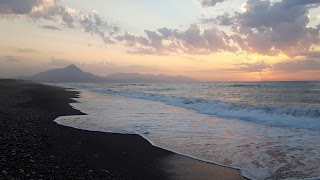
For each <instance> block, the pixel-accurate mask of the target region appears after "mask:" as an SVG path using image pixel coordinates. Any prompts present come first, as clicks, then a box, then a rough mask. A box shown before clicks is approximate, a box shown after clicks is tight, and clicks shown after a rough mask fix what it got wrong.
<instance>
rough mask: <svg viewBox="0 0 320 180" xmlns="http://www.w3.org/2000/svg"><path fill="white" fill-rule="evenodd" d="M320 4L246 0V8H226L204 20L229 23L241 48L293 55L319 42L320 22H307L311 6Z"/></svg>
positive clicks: (307, 0) (313, 1) (297, 0)
mask: <svg viewBox="0 0 320 180" xmlns="http://www.w3.org/2000/svg"><path fill="white" fill-rule="evenodd" d="M319 6H320V1H319V0H303V1H301V0H279V1H275V2H271V1H270V0H247V1H246V2H245V3H244V4H243V5H242V9H243V12H233V13H229V12H225V13H224V14H222V15H218V16H216V17H213V18H208V19H202V20H201V22H202V23H204V24H210V25H212V24H213V25H220V26H226V27H229V28H230V29H231V31H232V33H231V35H230V37H231V39H232V40H233V41H234V42H235V44H236V45H237V46H238V47H239V50H241V51H245V52H249V53H257V54H262V55H277V54H280V53H282V54H286V55H289V56H293V55H298V54H300V53H304V52H308V51H312V50H311V48H312V47H313V46H314V45H317V44H319V43H320V33H319V31H320V24H318V26H315V27H309V26H308V24H309V22H310V19H309V16H308V13H309V10H310V9H311V8H316V7H319Z"/></svg>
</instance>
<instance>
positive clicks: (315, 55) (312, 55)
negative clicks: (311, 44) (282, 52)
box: [297, 51, 320, 59]
mask: <svg viewBox="0 0 320 180" xmlns="http://www.w3.org/2000/svg"><path fill="white" fill-rule="evenodd" d="M297 55H299V56H304V57H306V58H308V59H320V51H308V52H302V53H299V54H297Z"/></svg>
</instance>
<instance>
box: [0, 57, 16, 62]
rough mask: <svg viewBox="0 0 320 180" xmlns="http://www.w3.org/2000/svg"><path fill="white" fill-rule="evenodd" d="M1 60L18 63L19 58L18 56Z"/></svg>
mask: <svg viewBox="0 0 320 180" xmlns="http://www.w3.org/2000/svg"><path fill="white" fill-rule="evenodd" d="M0 59H1V60H3V61H6V62H19V61H21V58H20V57H19V56H2V57H0Z"/></svg>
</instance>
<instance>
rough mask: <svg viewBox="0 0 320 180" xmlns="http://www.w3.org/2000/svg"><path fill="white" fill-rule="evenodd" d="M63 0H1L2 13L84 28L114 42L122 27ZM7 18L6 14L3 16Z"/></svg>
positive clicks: (109, 41) (72, 27)
mask: <svg viewBox="0 0 320 180" xmlns="http://www.w3.org/2000/svg"><path fill="white" fill-rule="evenodd" d="M60 1H61V0H0V15H1V14H13V15H17V17H20V16H21V15H23V16H25V17H27V18H29V19H30V20H32V21H35V22H40V23H41V21H42V20H47V21H51V22H53V23H56V24H57V25H59V26H62V27H64V28H69V29H83V30H84V31H85V32H87V33H90V34H91V35H98V36H99V37H101V38H102V40H103V41H104V42H105V43H106V44H114V43H115V41H114V38H113V35H114V34H116V33H118V32H119V30H120V28H119V27H118V26H117V25H114V24H110V23H108V22H106V21H105V20H104V19H103V18H102V17H101V16H99V15H98V14H97V13H95V12H92V13H84V12H80V11H77V10H76V9H72V8H69V7H65V6H64V5H62V4H61V2H60ZM19 15H20V16H19ZM2 17H3V18H5V17H6V16H2ZM41 28H44V29H51V30H59V29H60V28H57V27H56V26H47V25H44V26H41Z"/></svg>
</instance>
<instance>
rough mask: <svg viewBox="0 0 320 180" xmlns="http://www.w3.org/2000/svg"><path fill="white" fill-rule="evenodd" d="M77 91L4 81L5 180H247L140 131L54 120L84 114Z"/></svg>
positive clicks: (1, 157) (0, 161) (0, 163)
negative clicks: (100, 128) (153, 142)
mask: <svg viewBox="0 0 320 180" xmlns="http://www.w3.org/2000/svg"><path fill="white" fill-rule="evenodd" d="M77 95H78V93H77V92H74V91H72V92H71V91H66V90H65V89H63V88H59V87H52V86H48V85H42V84H35V83H31V82H26V81H15V80H0V178H1V179H12V178H15V179H233V180H236V179H244V178H243V177H242V176H241V174H240V172H239V171H238V170H235V169H231V168H226V167H222V166H218V165H214V164H209V163H204V162H201V161H197V160H194V159H191V158H187V157H184V156H181V155H177V154H175V153H172V152H169V151H166V150H163V149H160V148H157V147H154V146H152V145H151V144H150V143H149V142H148V141H146V140H145V139H143V138H142V137H140V136H138V135H122V134H111V133H102V132H89V131H85V130H78V129H73V128H69V127H64V126H61V125H58V124H56V123H54V122H53V120H54V119H55V118H57V117H59V116H61V115H76V114H82V113H81V112H80V111H78V110H75V109H73V108H72V107H71V106H70V105H69V104H68V103H70V102H74V101H73V100H71V99H70V98H73V97H77Z"/></svg>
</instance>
